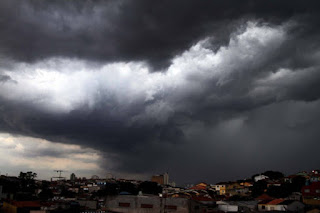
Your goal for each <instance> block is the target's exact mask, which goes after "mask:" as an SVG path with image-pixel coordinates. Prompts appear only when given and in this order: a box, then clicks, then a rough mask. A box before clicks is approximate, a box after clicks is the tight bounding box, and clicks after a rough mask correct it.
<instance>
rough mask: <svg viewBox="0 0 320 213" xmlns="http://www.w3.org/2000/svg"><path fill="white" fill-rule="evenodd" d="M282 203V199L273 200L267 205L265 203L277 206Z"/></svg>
mask: <svg viewBox="0 0 320 213" xmlns="http://www.w3.org/2000/svg"><path fill="white" fill-rule="evenodd" d="M283 201H284V199H274V200H271V201H270V202H269V203H267V205H277V204H279V203H282V202H283Z"/></svg>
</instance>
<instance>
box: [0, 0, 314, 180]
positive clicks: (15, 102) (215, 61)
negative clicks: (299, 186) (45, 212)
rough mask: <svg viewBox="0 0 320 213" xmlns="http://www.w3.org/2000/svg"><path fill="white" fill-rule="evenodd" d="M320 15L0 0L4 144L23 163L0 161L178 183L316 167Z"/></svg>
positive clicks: (295, 4) (196, 5) (297, 10)
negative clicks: (167, 178)
mask: <svg viewBox="0 0 320 213" xmlns="http://www.w3.org/2000/svg"><path fill="white" fill-rule="evenodd" d="M319 14H320V3H319V1H317V0H315V1H295V0H290V1H289V0H284V1H279V0H260V1H258V0H245V1H241V0H234V1H231V0H230V1H225V0H223V1H222V0H213V1H212V0H211V1H209V0H203V1H198V0H194V1H189V0H183V1H172V0H167V1H150V0H137V1H131V0H114V1H111V0H109V1H93V0H92V1H90V0H77V1H76V0H70V1H58V0H57V1H56V0H53V1H49V0H48V1H46V0H44V1H43V0H26V1H18V0H2V1H1V2H0V132H1V134H2V139H1V137H0V143H1V145H0V149H1V150H0V152H2V153H5V152H7V153H12V155H15V156H18V158H20V159H24V160H23V163H21V162H20V161H21V160H20V161H19V160H18V158H15V159H12V160H11V159H10V157H4V156H3V157H2V160H4V159H5V160H6V162H7V163H6V165H1V168H2V170H3V171H5V170H9V171H10V168H11V169H12V168H13V167H15V168H17V170H19V169H22V168H25V169H37V166H36V165H37V162H39V159H47V160H48V159H55V160H57V162H58V160H59V159H60V160H61V161H59V162H60V164H59V163H58V165H56V166H54V165H50V166H49V167H50V168H61V167H63V168H67V169H68V170H72V169H74V170H76V171H78V170H79V171H82V170H86V165H87V164H85V163H89V164H90V166H91V167H90V169H92V168H95V169H92V170H90V172H95V171H98V170H99V172H100V173H101V174H106V173H108V172H111V173H114V174H117V175H119V176H121V175H126V177H130V175H132V176H134V175H141V176H144V177H149V176H150V175H151V174H155V173H162V172H165V171H168V172H169V174H170V176H171V177H172V179H174V180H175V181H176V182H178V183H180V184H182V183H189V182H196V181H201V180H202V181H207V182H210V183H214V182H217V181H221V180H234V179H238V178H244V177H250V176H251V175H252V174H255V173H259V172H263V171H265V170H280V171H283V172H284V173H292V172H297V171H299V170H309V169H315V168H317V166H318V165H319V163H320V158H319V154H318V152H319V151H318V150H319V149H320V144H319V136H320V100H319V98H320V39H319V38H320V29H319V26H320V25H319V24H320V15H319ZM19 140H21V141H25V140H26V141H29V142H28V143H27V142H17V141H19ZM13 141H14V142H13ZM39 141H46V142H45V143H46V144H47V145H46V147H45V148H44V147H43V143H44V142H39ZM19 144H20V145H19ZM28 144H29V145H28ZM30 144H32V145H30ZM41 144H42V145H41ZM48 144H50V145H48ZM52 144H53V145H52ZM55 145H56V146H55ZM8 147H9V148H8ZM10 147H11V148H10ZM70 147H71V148H70ZM72 147H78V148H72ZM79 147H80V148H79ZM10 150H11V151H10ZM75 150H76V151H75ZM88 150H89V151H88ZM71 156H73V158H72V159H73V160H74V162H75V163H71V161H70V164H68V165H69V166H66V164H64V163H63V162H64V161H65V159H69V160H70V159H71ZM74 156H76V157H74ZM79 156H81V157H79ZM90 156H92V159H93V158H94V159H95V161H91V160H92V159H91V157H90ZM97 156H98V157H97ZM0 159H1V157H0ZM90 159H91V160H90ZM77 161H78V163H79V165H80V163H82V164H81V165H80V166H78V167H74V168H73V167H72V166H70V165H74V164H77ZM80 161H81V162H80ZM43 162H45V161H43ZM89 164H88V165H89ZM94 165H96V166H94ZM42 166H43V167H45V165H42ZM70 167H71V168H70Z"/></svg>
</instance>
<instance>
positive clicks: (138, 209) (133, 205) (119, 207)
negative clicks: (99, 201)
mask: <svg viewBox="0 0 320 213" xmlns="http://www.w3.org/2000/svg"><path fill="white" fill-rule="evenodd" d="M106 207H107V209H108V210H111V211H118V212H132V213H149V212H164V209H165V207H166V209H165V211H166V212H176V213H186V212H189V201H188V199H185V198H160V197H158V196H133V195H123V196H121V195H120V196H115V197H108V198H107V199H106Z"/></svg>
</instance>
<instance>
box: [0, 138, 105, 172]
mask: <svg viewBox="0 0 320 213" xmlns="http://www.w3.org/2000/svg"><path fill="white" fill-rule="evenodd" d="M0 156H1V157H0V161H1V162H2V163H3V165H6V166H5V167H6V168H7V169H6V170H5V171H2V172H9V174H10V175H17V174H18V172H19V171H18V170H20V171H27V170H28V171H29V170H31V171H34V172H37V173H38V174H40V175H41V174H42V175H46V174H47V175H50V174H54V173H53V170H61V169H62V170H67V171H68V172H69V173H72V172H74V173H76V174H78V175H84V176H85V175H92V174H97V173H99V172H101V169H100V167H99V165H98V163H99V161H100V162H101V161H102V159H101V156H100V155H99V152H98V151H96V150H93V149H88V148H82V147H80V146H78V145H68V144H61V143H56V142H55V143H53V142H49V141H47V140H43V139H37V138H30V137H22V136H13V135H9V134H0ZM108 163H109V162H108ZM40 177H41V178H50V177H49V176H40Z"/></svg>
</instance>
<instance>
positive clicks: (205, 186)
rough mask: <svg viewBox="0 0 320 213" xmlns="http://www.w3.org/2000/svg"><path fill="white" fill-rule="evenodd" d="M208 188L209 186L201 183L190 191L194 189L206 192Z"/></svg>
mask: <svg viewBox="0 0 320 213" xmlns="http://www.w3.org/2000/svg"><path fill="white" fill-rule="evenodd" d="M207 187H208V185H207V184H206V183H199V184H197V185H195V186H192V187H191V188H190V189H193V190H206V189H207Z"/></svg>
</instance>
